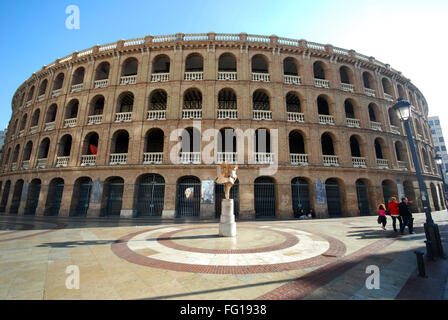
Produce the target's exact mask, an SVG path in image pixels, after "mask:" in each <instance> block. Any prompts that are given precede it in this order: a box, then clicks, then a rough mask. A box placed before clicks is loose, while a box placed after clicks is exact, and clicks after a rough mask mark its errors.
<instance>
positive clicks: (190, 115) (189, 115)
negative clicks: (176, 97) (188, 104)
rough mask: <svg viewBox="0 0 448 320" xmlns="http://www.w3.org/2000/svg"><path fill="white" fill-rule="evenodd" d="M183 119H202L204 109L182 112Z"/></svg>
mask: <svg viewBox="0 0 448 320" xmlns="http://www.w3.org/2000/svg"><path fill="white" fill-rule="evenodd" d="M182 119H202V109H195V110H182Z"/></svg>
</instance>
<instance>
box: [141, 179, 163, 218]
mask: <svg viewBox="0 0 448 320" xmlns="http://www.w3.org/2000/svg"><path fill="white" fill-rule="evenodd" d="M164 199H165V179H163V177H162V176H161V175H159V174H145V175H143V176H141V177H139V178H138V179H137V199H136V207H137V216H138V217H144V216H150V217H160V216H162V211H163V204H164Z"/></svg>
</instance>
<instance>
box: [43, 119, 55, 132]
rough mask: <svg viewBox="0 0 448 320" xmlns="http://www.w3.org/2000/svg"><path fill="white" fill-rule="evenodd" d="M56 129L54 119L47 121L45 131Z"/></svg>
mask: <svg viewBox="0 0 448 320" xmlns="http://www.w3.org/2000/svg"><path fill="white" fill-rule="evenodd" d="M53 129H54V121H53V122H47V123H46V124H45V128H44V131H50V130H53Z"/></svg>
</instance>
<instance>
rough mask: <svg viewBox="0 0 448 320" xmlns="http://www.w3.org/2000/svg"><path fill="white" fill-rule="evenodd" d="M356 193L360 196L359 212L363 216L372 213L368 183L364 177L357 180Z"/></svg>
mask: <svg viewBox="0 0 448 320" xmlns="http://www.w3.org/2000/svg"><path fill="white" fill-rule="evenodd" d="M356 195H357V198H358V208H359V214H360V215H361V216H368V215H370V206H369V192H368V185H367V183H366V182H364V180H362V179H358V180H356ZM386 203H387V202H386Z"/></svg>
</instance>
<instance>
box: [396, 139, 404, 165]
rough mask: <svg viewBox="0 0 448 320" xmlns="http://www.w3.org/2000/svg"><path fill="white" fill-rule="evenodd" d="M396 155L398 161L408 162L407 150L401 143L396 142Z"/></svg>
mask: <svg viewBox="0 0 448 320" xmlns="http://www.w3.org/2000/svg"><path fill="white" fill-rule="evenodd" d="M395 154H396V156H397V160H398V161H406V158H405V155H406V149H405V147H404V146H403V144H402V143H401V142H400V141H396V142H395Z"/></svg>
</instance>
